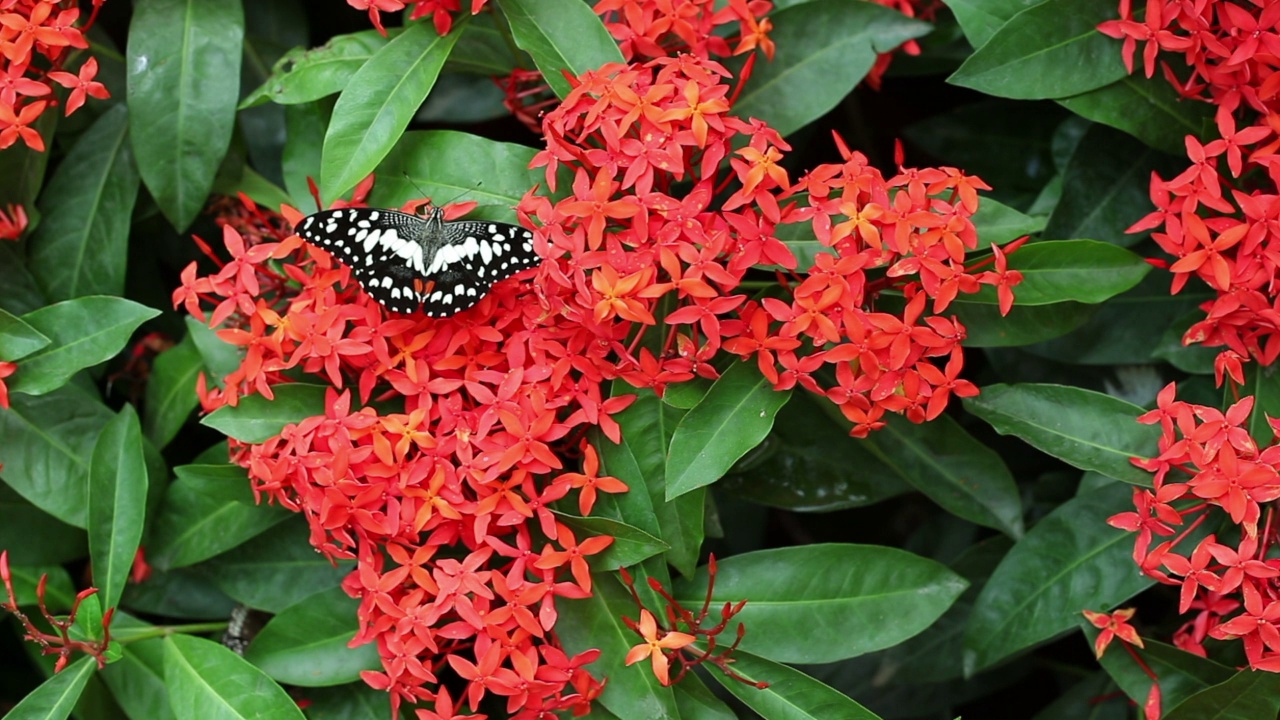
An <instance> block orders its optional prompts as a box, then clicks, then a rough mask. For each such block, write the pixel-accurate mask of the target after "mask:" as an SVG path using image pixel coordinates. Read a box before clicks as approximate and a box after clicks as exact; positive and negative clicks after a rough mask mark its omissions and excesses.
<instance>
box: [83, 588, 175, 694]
mask: <svg viewBox="0 0 1280 720" xmlns="http://www.w3.org/2000/svg"><path fill="white" fill-rule="evenodd" d="M124 617H127V616H125V615H123V614H120V613H117V614H116V615H115V617H114V618H112V621H111V630H112V637H115V636H116V635H117V633H118V632H119V631H120V625H121V620H122V619H123V618H124ZM122 650H123V652H122V654H121V656H120V659H119V660H117V661H116V662H113V663H111V664H110V665H108V666H107V667H105V668H103V670H102V671H101V672H100V673H99V675H100V676H101V677H102V680H103V682H105V683H106V684H107V687H109V688H111V694H112V695H113V696H114V697H115V699H116V702H118V703H120V706H121V707H122V708H123V709H124V711H125V713H127V714H128V715H129V717H130V718H138V719H141V718H148V719H149V720H150V719H152V718H154V720H171V719H172V718H173V711H172V710H170V709H169V693H168V691H167V690H166V689H165V685H164V640H162V639H160V638H152V639H149V640H140V641H137V642H130V643H128V644H127V645H124V646H123V647H122Z"/></svg>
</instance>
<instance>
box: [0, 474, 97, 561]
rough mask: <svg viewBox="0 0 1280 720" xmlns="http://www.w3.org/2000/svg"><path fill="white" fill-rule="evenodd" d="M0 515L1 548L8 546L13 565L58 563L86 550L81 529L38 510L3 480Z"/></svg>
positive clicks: (77, 555) (83, 554) (76, 556)
mask: <svg viewBox="0 0 1280 720" xmlns="http://www.w3.org/2000/svg"><path fill="white" fill-rule="evenodd" d="M0 517H2V518H4V519H5V521H4V522H3V523H0V550H8V551H9V562H11V563H14V564H15V565H41V564H61V563H65V562H67V561H69V560H74V559H76V558H82V557H84V556H85V554H86V553H87V552H88V545H87V541H86V537H85V532H84V530H81V529H80V528H77V527H72V526H70V525H68V524H66V523H64V522H62V521H61V520H59V519H57V518H55V517H54V516H52V515H50V514H48V513H46V512H44V511H43V510H40V509H39V508H37V507H36V506H34V505H32V504H31V503H30V502H27V500H26V499H24V498H23V497H22V496H21V495H19V494H18V493H17V492H16V491H14V490H13V488H10V487H9V486H8V485H6V484H4V483H3V482H0Z"/></svg>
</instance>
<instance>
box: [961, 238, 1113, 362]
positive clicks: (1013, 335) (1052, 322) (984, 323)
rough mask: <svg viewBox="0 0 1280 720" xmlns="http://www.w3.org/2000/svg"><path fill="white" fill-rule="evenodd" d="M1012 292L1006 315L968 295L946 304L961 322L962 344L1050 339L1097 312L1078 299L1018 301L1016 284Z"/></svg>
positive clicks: (1005, 344) (1001, 344) (992, 344)
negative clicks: (1012, 297)
mask: <svg viewBox="0 0 1280 720" xmlns="http://www.w3.org/2000/svg"><path fill="white" fill-rule="evenodd" d="M1019 252H1021V251H1019ZM1013 294H1014V302H1013V309H1011V310H1010V311H1009V314H1008V315H1001V314H1000V307H999V306H998V305H995V304H993V303H990V302H976V301H974V300H970V299H968V298H961V299H959V300H956V301H955V302H953V303H951V304H950V305H948V306H947V314H949V315H955V316H956V318H957V319H959V320H960V323H961V324H962V325H964V328H965V332H966V334H967V337H965V340H964V345H965V347H1016V346H1021V345H1030V344H1031V343H1037V342H1043V341H1045V340H1051V339H1053V338H1057V337H1061V336H1063V335H1066V334H1067V333H1070V332H1072V331H1073V330H1075V329H1076V328H1079V327H1080V326H1082V325H1084V324H1085V323H1087V322H1088V321H1089V319H1090V318H1092V317H1093V316H1094V315H1095V314H1096V313H1097V312H1098V306H1096V305H1089V304H1086V303H1077V302H1061V303H1053V304H1052V305H1020V304H1019V303H1018V301H1017V295H1018V291H1017V288H1014V292H1013Z"/></svg>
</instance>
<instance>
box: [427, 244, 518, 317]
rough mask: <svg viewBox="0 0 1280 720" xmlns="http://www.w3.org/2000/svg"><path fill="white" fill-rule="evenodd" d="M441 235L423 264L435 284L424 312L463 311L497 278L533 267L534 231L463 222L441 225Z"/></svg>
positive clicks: (476, 300)
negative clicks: (428, 259) (437, 243)
mask: <svg viewBox="0 0 1280 720" xmlns="http://www.w3.org/2000/svg"><path fill="white" fill-rule="evenodd" d="M442 234H443V237H442V238H441V243H440V244H439V245H438V246H437V247H436V249H435V252H434V253H433V254H432V257H431V260H430V261H429V262H428V263H427V277H429V278H430V279H431V280H432V281H434V283H435V284H434V286H433V288H432V290H431V292H429V293H427V295H426V298H425V299H424V300H423V303H422V307H423V311H424V312H426V313H427V314H428V315H432V316H436V317H441V316H445V315H452V314H454V313H457V312H460V311H462V310H466V309H467V308H469V307H471V306H472V305H475V304H476V303H477V302H479V301H480V298H482V297H484V296H485V295H486V294H488V292H489V289H490V288H492V287H493V284H494V283H496V282H498V281H499V280H505V279H506V278H509V277H511V276H512V275H515V274H516V273H518V272H520V271H521V270H527V269H529V268H531V267H537V266H538V264H539V263H541V262H542V258H541V257H539V256H538V255H537V253H535V252H534V251H533V233H531V232H529V231H528V230H526V229H524V228H522V227H519V226H518V225H511V224H509V223H500V222H488V221H483V220H463V221H459V222H449V223H444V224H443V232H442Z"/></svg>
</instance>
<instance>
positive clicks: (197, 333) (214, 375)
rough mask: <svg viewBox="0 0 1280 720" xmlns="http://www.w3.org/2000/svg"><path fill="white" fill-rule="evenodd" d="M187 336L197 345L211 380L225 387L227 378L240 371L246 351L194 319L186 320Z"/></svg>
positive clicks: (188, 318)
mask: <svg viewBox="0 0 1280 720" xmlns="http://www.w3.org/2000/svg"><path fill="white" fill-rule="evenodd" d="M185 320H186V325H187V336H188V337H190V338H191V340H192V342H194V343H195V344H196V349H197V350H199V351H200V358H201V359H202V360H203V361H204V366H205V368H206V369H208V371H209V375H210V378H209V379H210V380H212V381H213V382H214V384H216V385H217V386H218V387H223V386H224V385H225V383H224V382H223V381H224V380H225V378H226V377H227V376H228V375H230V374H231V373H233V372H235V371H236V370H239V369H240V362H241V360H242V359H243V356H244V351H243V350H241V349H240V348H239V347H236V346H235V345H232V344H231V343H229V342H227V341H225V340H223V339H222V338H220V337H218V333H217V331H215V330H213V329H212V328H210V327H209V326H208V325H205V324H204V323H203V322H201V321H200V320H197V319H196V318H193V317H187V318H185Z"/></svg>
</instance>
